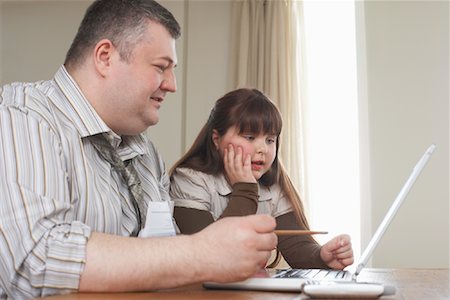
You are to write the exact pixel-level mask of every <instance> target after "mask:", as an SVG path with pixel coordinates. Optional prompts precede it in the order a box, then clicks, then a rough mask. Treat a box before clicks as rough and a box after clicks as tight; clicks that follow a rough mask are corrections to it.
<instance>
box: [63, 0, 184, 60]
mask: <svg viewBox="0 0 450 300" xmlns="http://www.w3.org/2000/svg"><path fill="white" fill-rule="evenodd" d="M148 21H153V22H155V23H159V24H161V25H163V26H164V27H165V28H166V29H167V31H168V32H169V34H170V35H171V36H172V37H173V38H174V39H177V38H178V37H179V36H180V34H181V33H180V25H179V24H178V22H177V20H176V19H175V17H174V16H173V15H172V13H171V12H170V11H168V10H167V9H166V8H165V7H163V6H162V5H160V4H159V3H157V2H156V1H154V0H97V1H94V2H93V3H92V4H91V5H90V6H89V7H88V9H87V10H86V13H85V15H84V18H83V20H82V21H81V24H80V27H79V28H78V32H77V35H76V36H75V38H74V40H73V42H72V45H71V46H70V48H69V51H68V52H67V55H66V59H65V62H64V64H65V66H66V68H70V67H74V66H76V65H78V64H80V63H82V62H83V61H84V59H85V58H86V56H87V53H88V52H89V51H91V50H92V49H93V47H94V46H95V45H96V44H97V43H98V42H99V41H100V40H102V39H108V40H110V41H111V42H112V43H113V45H114V46H115V47H116V48H118V50H119V53H120V57H121V58H122V59H123V60H125V61H129V59H130V57H131V55H132V52H133V49H134V47H135V46H136V44H138V43H139V42H140V41H141V39H142V37H143V34H144V33H145V31H146V30H147V27H148Z"/></svg>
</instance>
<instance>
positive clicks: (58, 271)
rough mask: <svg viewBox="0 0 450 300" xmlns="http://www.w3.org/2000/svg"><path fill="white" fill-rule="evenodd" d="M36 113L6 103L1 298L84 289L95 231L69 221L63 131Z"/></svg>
mask: <svg viewBox="0 0 450 300" xmlns="http://www.w3.org/2000/svg"><path fill="white" fill-rule="evenodd" d="M33 114H35V112H33V111H31V110H26V109H21V108H18V107H13V106H0V123H1V124H0V125H1V126H0V137H1V138H0V253H1V256H0V262H1V263H0V284H1V286H0V298H2V297H6V296H7V297H10V298H13V299H15V298H30V297H41V296H46V295H50V294H54V293H64V292H65V291H64V290H67V292H69V291H73V290H76V289H78V285H79V279H80V274H81V272H82V271H83V268H84V263H85V260H86V244H87V241H88V238H89V236H90V233H91V230H90V228H89V227H88V226H86V225H85V224H83V223H81V222H79V221H68V220H71V219H74V218H73V214H74V212H73V211H72V210H73V208H72V205H71V195H70V184H71V183H70V180H69V177H68V173H67V171H66V170H67V166H66V163H67V157H66V156H65V154H64V151H63V149H62V145H61V142H60V139H59V137H58V135H57V133H56V132H57V131H56V130H54V128H52V127H51V126H50V125H48V124H49V123H47V122H45V118H42V116H36V117H34V116H33ZM66 220H67V221H66Z"/></svg>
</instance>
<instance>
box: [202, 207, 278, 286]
mask: <svg viewBox="0 0 450 300" xmlns="http://www.w3.org/2000/svg"><path fill="white" fill-rule="evenodd" d="M275 226H276V222H275V219H274V218H273V217H271V216H269V215H252V216H246V217H228V218H223V219H221V220H219V221H217V222H214V223H212V224H211V225H209V226H208V227H206V228H205V229H204V230H202V231H200V232H199V233H197V234H195V235H194V236H193V237H195V239H196V242H195V245H196V246H197V247H198V250H197V251H196V253H197V256H196V261H197V264H198V265H199V266H200V267H201V268H202V270H203V271H205V270H208V272H209V273H208V274H205V275H206V278H205V280H211V281H217V282H225V281H236V280H243V279H246V278H248V277H250V276H252V275H253V274H255V273H256V272H257V271H258V270H260V269H261V268H263V267H264V266H265V264H266V262H267V260H268V259H269V257H270V253H271V251H272V250H273V249H275V247H276V246H277V242H278V239H277V236H276V235H275V233H274V232H273V231H274V229H275Z"/></svg>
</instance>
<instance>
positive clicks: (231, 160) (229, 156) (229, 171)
mask: <svg viewBox="0 0 450 300" xmlns="http://www.w3.org/2000/svg"><path fill="white" fill-rule="evenodd" d="M242 155H243V150H242V147H240V146H236V149H235V147H234V146H233V145H232V144H230V145H228V148H225V149H224V153H223V165H224V169H225V176H226V177H227V179H228V181H229V182H230V184H231V186H233V184H235V183H236V182H253V183H256V179H255V176H253V173H252V161H251V156H250V154H247V155H246V157H245V158H244V159H243V158H242Z"/></svg>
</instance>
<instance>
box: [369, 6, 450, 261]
mask: <svg viewBox="0 0 450 300" xmlns="http://www.w3.org/2000/svg"><path fill="white" fill-rule="evenodd" d="M365 17H366V18H365V19H366V31H365V33H366V48H367V52H366V58H367V95H368V112H369V113H368V116H369V120H368V121H369V122H368V124H369V148H370V153H369V157H370V178H371V187H370V188H371V194H370V196H371V200H372V203H371V207H372V210H371V212H372V213H371V219H372V229H375V228H376V226H378V224H379V223H380V222H381V219H382V217H383V216H384V213H385V212H386V210H387V209H388V207H389V205H390V203H391V202H392V200H393V199H394V198H395V196H396V195H397V193H398V192H399V188H400V187H401V185H402V184H403V182H404V181H405V180H406V177H407V176H408V174H409V172H410V171H411V168H412V167H413V166H414V164H415V163H416V161H417V160H418V158H419V156H420V155H421V154H422V152H423V151H425V149H426V147H427V146H428V145H429V144H431V143H435V144H436V145H437V148H436V151H435V153H434V155H433V157H432V158H431V160H430V161H429V164H428V165H427V166H426V168H425V169H424V171H423V173H422V174H421V176H420V177H419V178H418V180H417V182H416V185H415V186H414V187H413V189H412V190H411V192H410V195H409V197H408V199H407V201H406V202H405V203H404V205H403V206H402V208H401V210H400V211H399V213H398V216H397V217H396V218H395V219H394V221H393V223H392V226H391V227H390V228H389V231H388V232H387V234H386V235H385V236H384V238H383V240H382V241H381V243H380V245H379V246H378V249H377V250H376V251H375V254H374V258H373V264H374V265H375V266H383V267H391V266H394V267H395V266H398V267H407V266H414V267H445V266H446V267H448V266H449V248H448V247H449V246H448V245H449V215H448V214H449V3H448V1H411V2H410V1H369V2H366V3H365Z"/></svg>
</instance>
